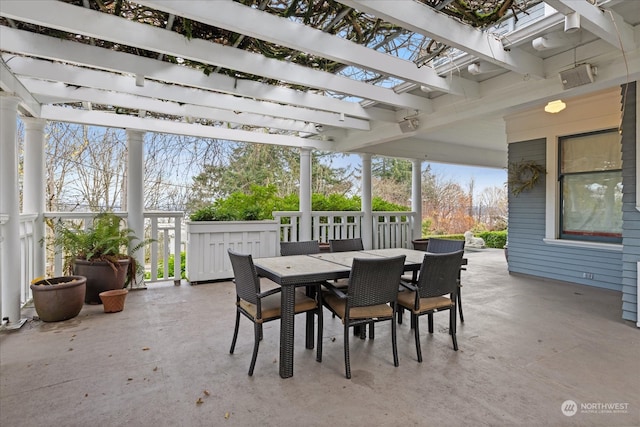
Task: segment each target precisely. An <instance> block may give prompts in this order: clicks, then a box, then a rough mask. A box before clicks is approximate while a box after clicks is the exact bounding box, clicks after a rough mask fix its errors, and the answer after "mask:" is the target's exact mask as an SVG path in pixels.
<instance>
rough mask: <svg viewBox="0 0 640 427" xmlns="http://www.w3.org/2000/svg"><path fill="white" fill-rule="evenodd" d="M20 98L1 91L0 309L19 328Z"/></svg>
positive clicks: (4, 321) (5, 321) (5, 320)
mask: <svg viewBox="0 0 640 427" xmlns="http://www.w3.org/2000/svg"><path fill="white" fill-rule="evenodd" d="M19 103H20V99H18V98H16V97H13V96H1V95H0V153H2V155H0V189H1V190H0V215H2V216H3V217H4V218H3V224H2V225H1V226H0V227H1V228H0V245H2V248H1V249H0V312H1V313H2V314H1V319H2V325H3V327H5V328H7V329H14V328H19V327H20V326H22V324H24V322H25V320H26V319H21V317H20V292H21V289H20V287H21V279H20V266H21V265H22V264H21V262H22V260H21V259H20V197H19V193H18V138H17V124H16V121H17V118H18V104H19Z"/></svg>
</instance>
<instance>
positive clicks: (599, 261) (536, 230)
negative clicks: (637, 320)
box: [508, 130, 640, 291]
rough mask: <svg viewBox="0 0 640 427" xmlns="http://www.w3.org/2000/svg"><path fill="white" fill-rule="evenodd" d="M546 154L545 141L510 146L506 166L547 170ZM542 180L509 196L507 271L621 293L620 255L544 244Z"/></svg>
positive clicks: (544, 196)
mask: <svg viewBox="0 0 640 427" xmlns="http://www.w3.org/2000/svg"><path fill="white" fill-rule="evenodd" d="M586 131H587V130H585V132H586ZM546 150H547V147H546V139H536V140H529V141H522V142H515V143H511V144H509V152H508V153H509V154H508V158H509V163H512V162H520V161H523V160H525V161H526V160H533V161H535V162H537V163H539V164H541V165H543V166H545V167H547V164H546ZM546 179H548V177H547V176H544V177H541V179H540V180H539V181H538V183H537V185H536V186H535V187H534V188H532V189H531V190H529V191H525V192H522V193H520V194H519V195H517V196H515V195H513V194H511V193H509V271H510V272H512V273H522V274H529V275H534V276H539V277H544V278H548V279H554V280H561V281H566V282H572V283H578V284H583V285H588V286H596V287H601V288H606V289H613V290H617V291H622V253H621V252H617V251H608V250H601V249H595V248H580V247H567V246H558V245H551V244H547V243H545V242H544V240H543V239H544V238H545V203H546V190H545V187H546ZM638 228H640V227H638ZM585 273H589V274H592V275H593V278H585V277H584V275H585Z"/></svg>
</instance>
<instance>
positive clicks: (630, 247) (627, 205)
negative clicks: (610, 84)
mask: <svg viewBox="0 0 640 427" xmlns="http://www.w3.org/2000/svg"><path fill="white" fill-rule="evenodd" d="M625 91H626V94H625ZM621 98H622V102H624V110H623V114H622V184H623V190H622V244H623V248H622V269H621V270H622V281H621V283H622V289H621V290H622V318H623V319H626V320H633V321H637V320H638V302H637V301H638V261H640V212H638V209H636V206H637V195H636V174H637V170H636V147H637V142H636V140H637V124H636V120H637V83H632V84H629V85H628V87H626V88H625V87H624V86H623V87H622V97H621Z"/></svg>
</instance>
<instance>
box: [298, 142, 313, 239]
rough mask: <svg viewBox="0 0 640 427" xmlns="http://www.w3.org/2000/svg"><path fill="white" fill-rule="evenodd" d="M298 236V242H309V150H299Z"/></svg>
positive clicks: (302, 148) (310, 225)
mask: <svg viewBox="0 0 640 427" xmlns="http://www.w3.org/2000/svg"><path fill="white" fill-rule="evenodd" d="M299 194H300V206H299V209H300V212H301V213H302V216H301V218H300V235H299V240H301V241H303V240H311V227H312V224H311V149H310V148H304V147H301V148H300V190H299Z"/></svg>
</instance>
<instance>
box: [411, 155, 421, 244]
mask: <svg viewBox="0 0 640 427" xmlns="http://www.w3.org/2000/svg"><path fill="white" fill-rule="evenodd" d="M411 210H412V211H413V212H415V213H416V216H415V220H414V222H413V237H412V239H411V240H413V239H419V238H421V237H422V160H419V159H413V160H412V161H411Z"/></svg>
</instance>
